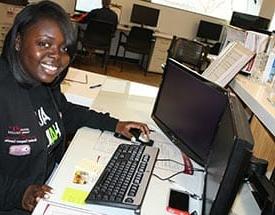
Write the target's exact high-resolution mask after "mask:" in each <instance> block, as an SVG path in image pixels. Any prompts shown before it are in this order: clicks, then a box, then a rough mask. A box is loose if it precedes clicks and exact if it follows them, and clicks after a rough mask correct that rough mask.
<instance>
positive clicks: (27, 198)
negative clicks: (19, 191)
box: [22, 185, 52, 212]
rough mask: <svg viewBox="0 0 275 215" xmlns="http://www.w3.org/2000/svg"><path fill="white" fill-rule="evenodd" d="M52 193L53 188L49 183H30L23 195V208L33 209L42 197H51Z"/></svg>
mask: <svg viewBox="0 0 275 215" xmlns="http://www.w3.org/2000/svg"><path fill="white" fill-rule="evenodd" d="M50 193H52V188H51V187H49V186H48V185H30V186H29V187H28V188H27V189H26V190H25V193H24V195H23V199H22V207H23V209H25V210H27V211H30V212H31V211H33V209H34V208H35V206H36V204H37V203H38V201H39V200H40V199H42V198H49V194H50Z"/></svg>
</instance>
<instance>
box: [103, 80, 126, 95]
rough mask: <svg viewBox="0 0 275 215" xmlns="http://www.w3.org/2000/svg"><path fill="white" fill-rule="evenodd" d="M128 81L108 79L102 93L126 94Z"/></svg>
mask: <svg viewBox="0 0 275 215" xmlns="http://www.w3.org/2000/svg"><path fill="white" fill-rule="evenodd" d="M126 84H127V81H122V80H117V79H107V80H106V81H105V83H104V84H103V86H102V91H107V92H114V93H124V92H125V91H126Z"/></svg>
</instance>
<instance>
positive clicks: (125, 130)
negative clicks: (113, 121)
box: [115, 121, 150, 139]
mask: <svg viewBox="0 0 275 215" xmlns="http://www.w3.org/2000/svg"><path fill="white" fill-rule="evenodd" d="M131 128H137V129H139V130H141V132H142V133H143V134H146V135H148V136H149V134H150V130H149V128H148V126H147V125H146V124H145V123H141V122H132V121H119V122H118V123H117V125H116V131H115V132H117V133H120V134H122V135H123V136H125V137H127V138H129V139H131V138H132V136H133V135H132V134H131V133H130V132H129V130H130V129H131Z"/></svg>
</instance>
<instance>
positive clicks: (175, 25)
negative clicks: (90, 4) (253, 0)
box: [33, 0, 275, 39]
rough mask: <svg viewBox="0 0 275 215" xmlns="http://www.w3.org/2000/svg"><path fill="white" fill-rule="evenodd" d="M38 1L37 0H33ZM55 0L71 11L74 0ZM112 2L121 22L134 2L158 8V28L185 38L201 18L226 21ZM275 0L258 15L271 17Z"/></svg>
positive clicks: (117, 0)
mask: <svg viewBox="0 0 275 215" xmlns="http://www.w3.org/2000/svg"><path fill="white" fill-rule="evenodd" d="M33 1H38V0H33ZM54 1H55V2H57V3H59V4H61V5H63V7H64V8H65V10H66V11H67V12H68V13H73V10H74V4H75V0H54ZM112 3H115V4H119V5H122V15H121V20H120V23H121V24H128V23H129V22H130V14H131V10H132V5H133V4H134V3H136V4H141V5H145V6H149V7H153V8H157V9H160V16H159V21H158V30H159V31H160V32H163V33H168V34H171V35H177V36H181V37H185V38H190V39H192V38H194V37H195V35H196V32H197V28H198V24H199V21H200V20H201V19H204V20H207V21H210V22H215V23H221V24H224V23H226V21H225V20H221V19H217V18H213V17H208V16H204V15H201V14H196V13H192V12H188V11H184V10H179V9H175V8H169V7H165V6H161V5H157V4H152V3H149V2H145V1H141V0H112ZM274 9H275V0H263V6H262V8H261V11H260V15H261V16H264V17H267V18H271V17H272V16H271V14H273V13H274Z"/></svg>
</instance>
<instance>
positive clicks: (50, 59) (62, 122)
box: [0, 1, 149, 215]
mask: <svg viewBox="0 0 275 215" xmlns="http://www.w3.org/2000/svg"><path fill="white" fill-rule="evenodd" d="M75 48H76V32H75V30H74V27H73V26H72V23H71V22H70V18H69V16H68V15H67V14H66V12H65V11H64V9H63V8H62V7H60V6H59V5H58V4H56V3H53V2H52V1H40V2H39V3H37V4H31V5H29V6H27V7H25V8H24V9H23V10H22V11H20V12H19V13H18V15H17V16H16V18H15V21H14V24H13V26H12V28H11V29H10V31H9V32H8V34H7V36H6V38H5V42H4V48H3V52H2V55H1V57H0V100H1V104H0V131H1V132H0V155H1V156H0V190H1V192H0V215H2V214H5V215H23V214H24V215H25V214H30V213H31V211H32V210H33V209H34V207H35V206H36V204H37V202H38V201H39V200H40V199H41V198H46V197H47V196H49V193H51V192H52V188H51V187H49V186H48V185H46V184H44V183H45V182H46V181H47V179H48V178H49V176H50V175H51V173H52V171H53V169H54V168H55V167H56V165H57V164H58V163H59V161H60V160H61V158H62V156H63V154H64V152H65V146H66V137H73V135H74V134H75V132H76V131H77V129H79V128H80V127H83V126H85V127H90V128H95V129H100V130H102V131H103V130H108V131H112V132H117V133H120V134H123V135H124V136H127V137H128V138H131V137H132V135H131V133H130V132H129V130H130V129H131V128H139V129H140V130H141V131H142V132H143V133H144V134H149V128H148V126H147V125H146V124H144V123H139V122H131V121H129V122H128V121H126V122H125V121H119V120H118V119H115V118H113V117H110V115H109V113H99V112H96V111H94V110H91V109H86V108H84V107H82V106H78V105H75V104H72V103H70V102H68V101H67V100H66V98H65V96H64V95H63V94H62V92H61V90H60V83H61V82H62V81H63V79H64V77H65V76H66V73H67V68H68V67H69V65H70V62H71V61H72V59H73V58H74V53H75Z"/></svg>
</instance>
